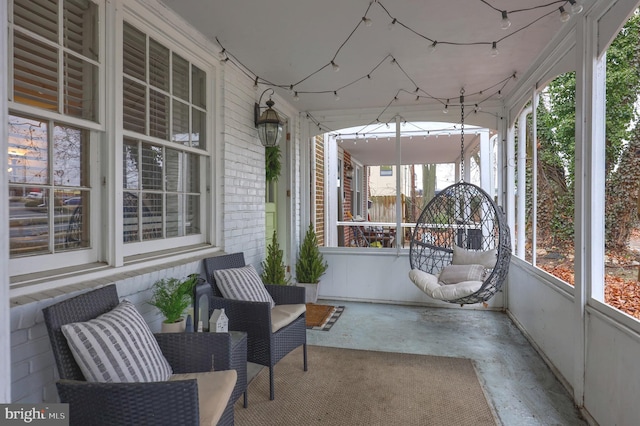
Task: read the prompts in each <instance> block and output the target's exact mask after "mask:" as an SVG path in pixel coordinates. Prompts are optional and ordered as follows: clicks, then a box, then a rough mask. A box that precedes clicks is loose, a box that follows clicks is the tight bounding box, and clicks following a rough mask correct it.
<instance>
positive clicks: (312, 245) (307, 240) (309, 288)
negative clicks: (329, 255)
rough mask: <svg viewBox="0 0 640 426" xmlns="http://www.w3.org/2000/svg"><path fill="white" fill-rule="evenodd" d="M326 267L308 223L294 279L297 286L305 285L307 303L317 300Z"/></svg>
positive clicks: (313, 232) (310, 225) (311, 225)
mask: <svg viewBox="0 0 640 426" xmlns="http://www.w3.org/2000/svg"><path fill="white" fill-rule="evenodd" d="M328 267H329V265H328V264H327V262H325V260H324V257H323V256H322V253H320V249H319V248H318V239H317V237H316V233H315V231H314V229H313V224H311V223H310V224H309V228H308V229H307V233H306V234H305V236H304V239H303V240H302V245H301V246H300V250H298V257H297V259H296V281H297V282H298V284H297V285H298V286H300V287H305V289H306V292H305V299H306V302H307V303H316V301H317V300H318V285H319V284H320V277H321V276H322V275H324V273H325V272H326V271H327V268H328Z"/></svg>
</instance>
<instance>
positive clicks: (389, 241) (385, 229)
mask: <svg viewBox="0 0 640 426" xmlns="http://www.w3.org/2000/svg"><path fill="white" fill-rule="evenodd" d="M336 225H337V226H338V234H339V235H343V236H344V238H340V240H343V241H344V244H339V246H340V247H371V248H390V247H396V246H397V245H398V244H399V245H400V247H402V248H405V247H406V248H408V247H409V239H410V237H411V233H412V232H413V228H415V226H416V224H415V223H403V224H401V228H402V232H401V234H400V237H398V233H397V232H396V229H397V227H396V224H395V223H391V222H369V221H339V222H337V223H336Z"/></svg>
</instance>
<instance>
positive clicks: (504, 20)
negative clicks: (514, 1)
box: [500, 0, 575, 30]
mask: <svg viewBox="0 0 640 426" xmlns="http://www.w3.org/2000/svg"><path fill="white" fill-rule="evenodd" d="M574 1H575V0H574ZM510 26H511V21H510V20H509V17H508V16H507V11H506V10H503V11H502V22H501V24H500V28H502V29H503V30H506V29H508V28H509V27H510Z"/></svg>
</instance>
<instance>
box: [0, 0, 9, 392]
mask: <svg viewBox="0 0 640 426" xmlns="http://www.w3.org/2000/svg"><path fill="white" fill-rule="evenodd" d="M4 4H5V5H4V6H3V7H0V69H2V70H7V69H8V66H9V64H8V60H7V57H8V54H9V52H8V49H7V46H8V44H7V43H8V41H7V34H8V31H9V29H8V23H7V7H6V2H5V3H4ZM8 98H9V96H8V94H7V73H6V72H3V73H2V74H1V75H0V137H1V138H3V140H7V132H8V129H7V123H8V122H9V113H8V111H9V110H8V106H7V99H8ZM8 161H9V159H8V154H7V150H6V149H4V150H2V151H1V152H0V163H2V164H3V167H2V170H0V194H4V196H5V197H6V196H7V194H9V185H8V183H7V182H8V181H9V172H8V171H7V163H8ZM0 223H3V224H8V223H9V203H6V202H5V203H2V206H1V207H0ZM0 246H1V247H2V250H0V253H2V256H0V271H1V272H0V300H1V301H2V302H3V303H4V305H5V307H4V309H0V324H2V325H0V348H2V349H0V360H1V361H0V377H2V379H1V380H0V403H3V404H8V403H10V402H11V330H10V324H11V321H9V228H8V227H7V226H2V227H0Z"/></svg>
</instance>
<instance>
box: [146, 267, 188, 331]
mask: <svg viewBox="0 0 640 426" xmlns="http://www.w3.org/2000/svg"><path fill="white" fill-rule="evenodd" d="M199 279H200V276H199V275H198V274H191V275H189V276H188V277H187V278H186V279H183V280H180V279H178V278H162V279H160V280H158V281H156V282H155V283H154V284H153V297H152V298H151V300H150V301H149V304H150V305H153V306H155V307H156V308H158V310H160V312H161V313H162V315H163V316H164V321H163V322H162V329H161V331H162V332H163V333H177V332H182V331H184V330H185V318H184V311H185V310H186V309H187V308H188V307H189V305H190V304H191V298H192V295H191V293H192V291H193V287H194V286H195V285H196V283H197V282H198V280H199Z"/></svg>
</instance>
